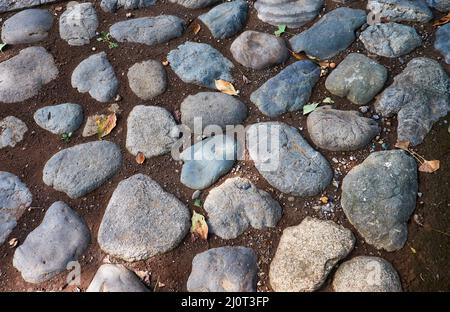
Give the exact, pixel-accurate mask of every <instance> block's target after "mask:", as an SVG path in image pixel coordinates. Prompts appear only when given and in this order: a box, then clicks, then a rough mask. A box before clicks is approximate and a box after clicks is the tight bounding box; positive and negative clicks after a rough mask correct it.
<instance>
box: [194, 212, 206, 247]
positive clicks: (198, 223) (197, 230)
mask: <svg viewBox="0 0 450 312" xmlns="http://www.w3.org/2000/svg"><path fill="white" fill-rule="evenodd" d="M191 221H192V225H191V233H193V234H197V235H198V236H199V237H200V238H201V239H204V240H207V239H208V224H206V221H205V217H204V216H203V215H201V214H199V213H197V212H195V211H194V212H193V214H192V219H191Z"/></svg>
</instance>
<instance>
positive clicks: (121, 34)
mask: <svg viewBox="0 0 450 312" xmlns="http://www.w3.org/2000/svg"><path fill="white" fill-rule="evenodd" d="M185 27H186V25H185V23H184V21H183V20H182V19H181V18H179V17H177V16H173V15H159V16H155V17H140V18H134V19H129V20H126V21H121V22H117V23H115V24H113V25H112V26H111V28H110V29H109V33H110V34H111V36H112V37H113V38H114V39H116V40H117V41H118V42H134V43H142V44H146V45H149V46H152V45H156V44H159V43H165V42H168V41H169V40H171V39H174V38H178V37H180V36H181V35H182V34H183V32H184V29H185Z"/></svg>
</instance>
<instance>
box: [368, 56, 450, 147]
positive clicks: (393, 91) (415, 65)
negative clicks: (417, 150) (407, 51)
mask: <svg viewBox="0 0 450 312" xmlns="http://www.w3.org/2000/svg"><path fill="white" fill-rule="evenodd" d="M375 110H376V111H377V113H381V114H382V115H383V116H392V115H393V114H397V119H398V126H397V138H398V140H399V141H409V142H410V143H411V144H412V145H418V144H420V143H422V141H423V139H424V138H425V136H426V135H427V133H428V132H429V131H430V130H431V127H432V126H433V124H434V122H436V121H437V120H438V119H439V118H440V117H443V116H445V115H447V112H448V111H449V110H450V79H449V77H448V75H447V73H446V72H445V70H444V69H443V68H442V67H441V65H440V64H439V63H438V62H436V61H435V60H432V59H429V58H425V57H418V58H414V59H412V60H411V61H410V62H409V63H408V65H407V66H406V68H405V69H404V70H403V72H401V73H400V74H398V75H397V76H396V77H395V78H394V82H393V83H392V84H391V85H390V86H389V87H388V88H386V89H385V90H384V91H383V92H382V93H381V94H380V95H379V96H378V97H377V101H376V102H375Z"/></svg>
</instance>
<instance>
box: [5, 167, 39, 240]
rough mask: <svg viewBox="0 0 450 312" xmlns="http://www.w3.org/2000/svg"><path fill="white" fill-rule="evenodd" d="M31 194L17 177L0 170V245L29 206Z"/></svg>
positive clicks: (31, 198)
mask: <svg viewBox="0 0 450 312" xmlns="http://www.w3.org/2000/svg"><path fill="white" fill-rule="evenodd" d="M32 200H33V196H32V195H31V192H30V190H29V189H28V188H27V186H26V185H25V183H23V182H22V181H21V180H20V179H19V177H17V176H16V175H14V174H12V173H9V172H5V171H0V246H1V245H2V244H3V243H4V242H5V240H6V239H7V238H8V236H9V234H11V232H12V230H13V229H14V228H15V227H16V225H17V220H19V218H20V217H21V216H22V215H23V213H24V212H25V210H27V209H28V207H30V205H31V202H32Z"/></svg>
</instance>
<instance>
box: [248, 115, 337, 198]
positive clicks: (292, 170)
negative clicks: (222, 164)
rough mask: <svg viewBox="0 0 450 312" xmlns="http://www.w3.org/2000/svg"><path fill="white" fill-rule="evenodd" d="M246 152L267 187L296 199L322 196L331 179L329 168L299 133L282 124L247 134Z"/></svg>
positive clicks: (263, 126)
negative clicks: (267, 184)
mask: <svg viewBox="0 0 450 312" xmlns="http://www.w3.org/2000/svg"><path fill="white" fill-rule="evenodd" d="M247 149H248V151H249V155H250V158H251V159H252V160H253V161H254V163H255V167H256V169H257V170H258V171H259V173H260V174H261V175H262V176H263V177H264V178H265V179H266V180H267V182H269V184H270V185H272V186H273V187H275V188H276V189H278V190H280V191H281V192H283V193H287V194H291V195H295V196H314V195H317V194H319V193H320V192H322V191H323V190H324V189H325V188H326V187H327V186H328V184H329V183H330V182H331V179H332V177H333V171H332V170H331V167H330V164H329V163H328V161H327V160H326V159H325V157H323V156H322V155H321V154H320V153H319V152H317V151H316V150H314V149H313V148H312V147H311V146H310V145H309V144H308V142H307V141H306V140H305V139H304V138H303V137H302V136H301V134H300V133H299V132H298V130H297V129H296V128H294V127H291V126H289V125H287V124H285V123H282V122H261V123H257V124H253V125H251V126H250V127H249V128H248V130H247Z"/></svg>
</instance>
